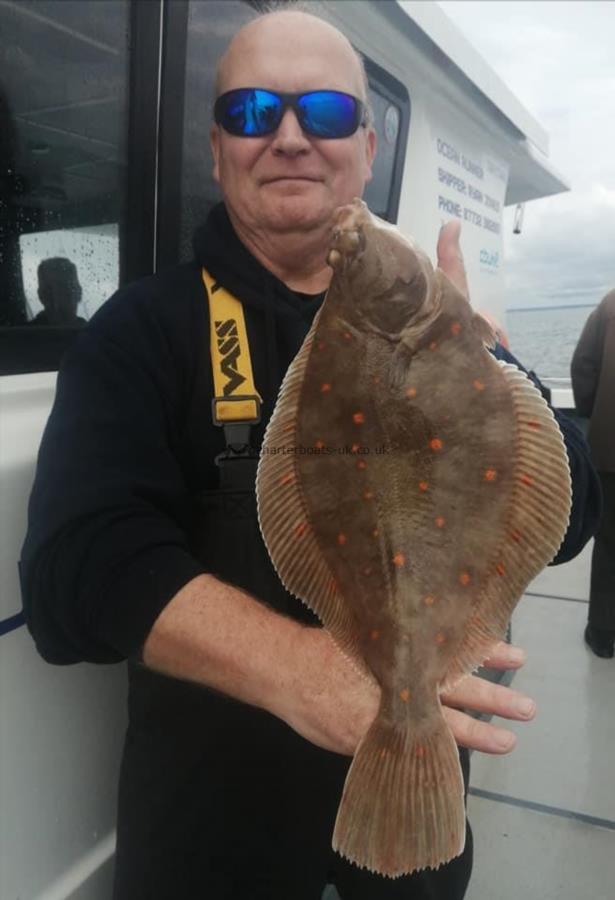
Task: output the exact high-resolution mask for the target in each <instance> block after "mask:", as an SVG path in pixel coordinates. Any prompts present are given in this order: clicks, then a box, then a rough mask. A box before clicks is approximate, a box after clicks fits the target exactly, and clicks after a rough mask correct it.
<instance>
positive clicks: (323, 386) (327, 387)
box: [320, 381, 331, 394]
mask: <svg viewBox="0 0 615 900" xmlns="http://www.w3.org/2000/svg"><path fill="white" fill-rule="evenodd" d="M320 390H321V393H323V394H328V393H329V391H330V390H331V385H330V384H329V382H328V381H325V383H324V384H321V385H320Z"/></svg>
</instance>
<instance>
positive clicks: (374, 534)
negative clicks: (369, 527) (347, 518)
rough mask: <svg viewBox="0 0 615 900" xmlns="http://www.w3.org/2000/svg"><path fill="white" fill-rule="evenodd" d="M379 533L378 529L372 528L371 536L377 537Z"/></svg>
mask: <svg viewBox="0 0 615 900" xmlns="http://www.w3.org/2000/svg"><path fill="white" fill-rule="evenodd" d="M379 534H380V532H379V531H378V529H377V528H374V530H373V531H372V537H378V535H379Z"/></svg>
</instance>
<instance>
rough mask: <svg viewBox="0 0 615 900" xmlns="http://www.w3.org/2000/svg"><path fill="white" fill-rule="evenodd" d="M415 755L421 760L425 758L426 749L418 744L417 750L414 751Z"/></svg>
mask: <svg viewBox="0 0 615 900" xmlns="http://www.w3.org/2000/svg"><path fill="white" fill-rule="evenodd" d="M414 755H415V756H418V757H419V759H420V758H421V757H423V756H425V748H424V747H423V745H422V744H417V745H416V747H415V750H414Z"/></svg>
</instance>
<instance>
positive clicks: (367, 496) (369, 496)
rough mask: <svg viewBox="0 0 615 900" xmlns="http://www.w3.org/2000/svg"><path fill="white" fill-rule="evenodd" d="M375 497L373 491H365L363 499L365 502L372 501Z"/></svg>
mask: <svg viewBox="0 0 615 900" xmlns="http://www.w3.org/2000/svg"><path fill="white" fill-rule="evenodd" d="M373 496H374V492H373V491H364V492H363V499H364V500H372V499H373Z"/></svg>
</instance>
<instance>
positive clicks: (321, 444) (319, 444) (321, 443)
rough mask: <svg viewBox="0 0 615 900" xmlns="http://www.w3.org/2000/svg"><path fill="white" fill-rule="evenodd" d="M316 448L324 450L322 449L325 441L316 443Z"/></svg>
mask: <svg viewBox="0 0 615 900" xmlns="http://www.w3.org/2000/svg"><path fill="white" fill-rule="evenodd" d="M314 446H315V447H316V449H317V450H322V448H323V447H324V446H325V442H324V441H316V443H315V444H314Z"/></svg>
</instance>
